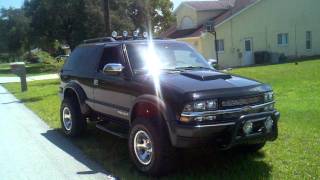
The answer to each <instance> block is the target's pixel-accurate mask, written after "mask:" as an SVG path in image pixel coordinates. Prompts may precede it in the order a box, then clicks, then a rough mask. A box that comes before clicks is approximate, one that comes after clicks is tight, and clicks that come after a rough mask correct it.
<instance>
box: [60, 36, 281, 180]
mask: <svg viewBox="0 0 320 180" xmlns="http://www.w3.org/2000/svg"><path fill="white" fill-rule="evenodd" d="M60 75H61V86H60V95H61V99H62V103H61V111H60V113H61V124H62V129H63V130H64V132H65V134H66V135H67V136H77V135H80V134H82V133H83V132H84V130H85V129H86V124H87V123H88V122H92V123H95V124H96V127H97V128H99V129H101V130H103V131H106V132H109V133H111V134H113V135H116V136H119V137H121V138H127V139H128V147H129V152H130V157H131V159H132V161H133V162H134V164H135V165H136V167H137V168H138V169H139V170H140V171H142V172H145V173H148V174H152V175H159V174H165V173H168V172H169V170H170V169H171V168H172V164H173V163H171V162H172V160H171V159H172V158H173V157H172V156H174V152H176V151H175V150H176V148H187V147H199V146H203V145H211V146H213V147H217V148H219V149H230V148H233V147H237V146H242V147H244V148H245V149H246V150H247V151H257V150H259V149H261V148H262V147H263V146H264V144H265V143H266V141H274V140H275V139H276V138H277V135H278V129H277V123H278V120H279V116H280V114H279V112H278V111H276V110H275V109H274V104H275V101H274V98H273V91H272V89H271V87H270V86H269V85H266V84H263V83H261V82H257V81H255V80H251V79H246V78H243V77H239V76H235V75H230V74H226V73H222V72H220V71H218V70H216V69H214V68H212V66H210V65H209V64H208V62H207V61H206V60H205V59H204V58H203V57H202V56H201V55H200V54H199V53H198V52H196V51H195V50H194V49H193V48H192V47H190V46H189V45H188V44H186V43H183V42H177V41H173V40H152V41H151V40H114V39H113V38H98V39H93V40H87V41H85V42H84V43H83V44H81V45H79V46H78V47H77V48H75V49H74V51H73V52H72V54H71V56H70V57H69V59H68V60H67V61H66V62H65V64H64V66H63V68H62V70H61V74H60Z"/></svg>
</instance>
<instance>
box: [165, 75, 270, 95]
mask: <svg viewBox="0 0 320 180" xmlns="http://www.w3.org/2000/svg"><path fill="white" fill-rule="evenodd" d="M159 79H160V82H161V87H162V89H163V90H162V91H164V92H165V91H175V92H177V93H179V94H185V95H187V96H189V99H192V100H195V99H202V98H209V97H210V98H211V97H228V96H241V95H250V94H258V93H261V92H265V91H269V90H271V88H270V87H269V86H268V85H265V84H262V83H261V82H258V81H255V80H252V79H248V78H243V77H240V76H235V75H230V74H225V73H222V72H219V71H185V72H180V73H163V74H161V75H160V78H159ZM186 98H187V97H186Z"/></svg>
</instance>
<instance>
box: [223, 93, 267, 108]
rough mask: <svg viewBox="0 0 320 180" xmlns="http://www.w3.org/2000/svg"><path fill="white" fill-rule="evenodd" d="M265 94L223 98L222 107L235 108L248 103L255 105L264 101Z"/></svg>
mask: <svg viewBox="0 0 320 180" xmlns="http://www.w3.org/2000/svg"><path fill="white" fill-rule="evenodd" d="M263 100H264V99H263V96H262V95H258V96H251V97H241V98H231V99H223V100H221V103H220V105H221V107H222V109H227V108H234V107H243V106H248V105H255V104H260V103H263Z"/></svg>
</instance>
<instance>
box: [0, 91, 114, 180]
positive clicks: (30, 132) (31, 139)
mask: <svg viewBox="0 0 320 180" xmlns="http://www.w3.org/2000/svg"><path fill="white" fill-rule="evenodd" d="M0 179H5V180H11V179H22V180H24V179H32V180H37V179H39V180H43V179H45V180H49V179H50V180H51V179H57V180H64V179H66V180H73V179H85V180H89V179H112V176H109V175H108V173H107V172H106V171H105V170H104V169H103V168H102V167H100V166H99V165H98V164H96V163H95V162H93V161H91V160H90V159H88V158H87V157H86V156H85V155H84V154H83V153H82V152H81V151H80V150H79V149H78V148H77V147H75V146H74V145H73V144H72V143H71V142H70V141H69V140H68V139H67V138H65V137H64V136H63V135H61V134H60V133H58V132H57V131H56V130H53V129H50V128H49V127H48V126H47V125H46V124H45V123H44V122H43V121H42V120H41V119H40V118H39V117H38V116H37V115H35V114H34V113H33V112H32V111H30V110H29V109H28V108H26V107H25V106H24V105H23V104H22V103H20V102H19V101H18V100H17V99H16V98H15V97H14V96H13V95H12V94H10V93H9V92H8V91H7V90H6V89H4V88H3V87H2V86H0Z"/></svg>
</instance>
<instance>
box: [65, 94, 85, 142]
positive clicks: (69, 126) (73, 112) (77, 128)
mask: <svg viewBox="0 0 320 180" xmlns="http://www.w3.org/2000/svg"><path fill="white" fill-rule="evenodd" d="M60 121H61V127H62V130H63V132H64V134H65V135H67V136H70V137H76V136H79V135H81V134H82V133H83V132H84V131H85V129H86V126H87V123H86V120H85V118H84V117H83V115H82V113H81V111H80V106H79V103H78V101H77V100H74V99H64V100H63V102H62V103H61V107H60Z"/></svg>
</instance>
